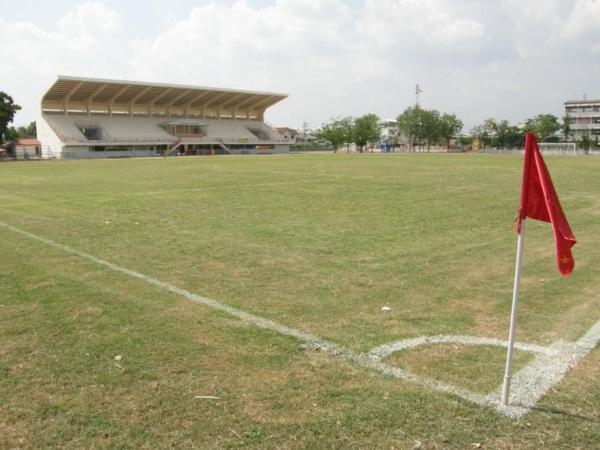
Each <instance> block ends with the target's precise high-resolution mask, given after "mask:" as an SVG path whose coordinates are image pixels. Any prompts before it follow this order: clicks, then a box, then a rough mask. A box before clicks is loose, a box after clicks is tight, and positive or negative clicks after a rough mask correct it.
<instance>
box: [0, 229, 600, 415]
mask: <svg viewBox="0 0 600 450" xmlns="http://www.w3.org/2000/svg"><path fill="white" fill-rule="evenodd" d="M0 226H1V227H4V228H6V229H8V230H10V231H12V232H14V233H17V234H20V235H22V236H25V237H28V238H30V239H33V240H35V241H38V242H42V243H44V244H46V245H49V246H51V247H54V248H57V249H59V250H62V251H64V252H65V253H69V254H72V255H76V256H79V257H80V258H83V259H87V260H89V261H92V262H94V263H96V264H99V265H101V266H104V267H107V268H109V269H111V270H114V271H115V272H120V273H122V274H124V275H128V276H130V277H132V278H136V279H138V280H141V281H144V282H146V283H148V284H150V285H153V286H155V287H157V288H160V289H163V290H165V291H168V292H171V293H173V294H176V295H179V296H181V297H184V298H186V299H188V300H190V301H192V302H195V303H199V304H202V305H205V306H208V307H210V308H213V309H216V310H219V311H223V312H225V313H227V314H230V315H232V316H234V317H237V318H239V319H241V320H243V321H246V322H249V323H252V324H254V325H256V326H257V327H259V328H264V329H268V330H271V331H275V332H277V333H279V334H282V335H284V336H289V337H292V338H295V339H297V340H298V341H301V342H303V343H304V344H306V345H308V346H309V347H311V348H313V349H316V350H325V351H327V352H329V353H331V354H333V355H336V356H340V357H342V358H344V359H346V360H348V361H352V362H355V363H357V364H358V365H360V366H362V367H364V368H367V369H371V370H375V371H377V372H380V373H381V374H383V375H387V376H392V377H395V378H399V379H402V380H405V381H409V382H413V383H418V384H422V385H424V386H425V387H427V388H429V389H432V390H436V391H440V392H445V393H449V394H453V395H456V396H459V397H462V398H463V399H465V400H468V401H470V402H473V403H476V404H479V405H482V406H489V407H492V408H494V409H495V410H496V411H498V412H500V413H502V414H505V415H507V416H509V417H513V418H517V417H520V416H521V415H523V414H525V413H526V412H528V411H529V410H531V408H532V407H533V406H535V403H536V402H537V400H539V398H540V397H541V396H542V395H544V394H545V393H546V392H547V391H548V390H549V389H550V387H552V385H554V384H555V383H557V382H558V381H560V379H562V377H563V376H564V374H565V373H566V372H567V371H568V369H569V368H570V367H571V366H572V365H574V363H575V362H576V361H577V360H578V359H579V358H581V357H583V356H585V355H586V354H587V353H589V352H590V351H591V350H592V349H593V348H594V347H595V346H596V344H597V343H598V342H599V341H600V321H599V322H598V323H596V325H594V326H593V327H592V328H591V329H590V330H589V331H588V333H587V334H586V335H585V336H584V337H582V338H581V339H580V340H579V341H577V342H576V343H562V347H559V348H555V346H552V347H550V348H545V347H541V346H536V345H533V344H520V346H521V347H522V349H523V350H528V351H532V352H534V353H538V357H537V358H536V360H535V361H534V363H533V365H535V363H536V361H538V358H541V357H545V358H547V359H551V360H552V362H555V361H556V360H557V359H558V358H560V357H563V358H564V360H565V364H561V365H560V367H558V368H557V369H556V370H555V371H554V372H555V373H554V376H553V377H552V378H551V379H548V380H546V382H545V383H543V386H541V387H540V388H538V389H536V390H535V391H534V392H533V393H532V395H529V396H526V397H527V398H525V399H524V401H523V402H521V403H520V404H519V405H518V406H513V407H511V406H509V407H503V406H502V405H501V402H499V400H498V399H497V398H496V397H497V393H491V394H488V395H481V394H477V393H474V392H471V391H469V390H468V389H463V388H460V387H457V386H454V385H452V384H449V383H444V382H441V381H438V380H434V379H430V378H426V377H421V376H419V375H416V374H413V373H411V372H409V371H406V370H404V369H401V368H398V367H394V366H390V365H388V364H385V363H383V362H382V361H381V359H382V358H383V357H384V356H385V354H386V352H387V354H390V353H392V352H393V351H397V350H401V349H403V347H402V345H401V344H402V343H403V342H407V341H411V342H413V343H414V342H420V340H421V341H422V340H426V339H430V341H429V342H430V343H434V342H433V341H432V340H431V339H432V338H434V340H435V338H437V340H440V339H441V338H443V337H446V338H448V337H449V338H453V337H452V336H433V337H431V336H429V337H421V338H414V339H408V340H405V341H398V342H394V343H392V344H386V345H382V346H379V347H376V348H375V349H373V350H372V351H371V352H370V353H358V352H355V351H353V350H351V349H349V348H346V347H343V346H341V345H338V344H336V343H334V342H331V341H328V340H325V339H322V338H320V337H318V336H316V335H313V334H308V333H304V332H302V331H300V330H296V329H294V328H291V327H288V326H286V325H282V324H279V323H277V322H274V321H272V320H270V319H266V318H264V317H260V316H257V315H255V314H252V313H248V312H246V311H243V310H241V309H239V308H236V307H233V306H229V305H226V304H224V303H221V302H219V301H217V300H213V299H211V298H208V297H204V296H201V295H198V294H194V293H193V292H190V291H188V290H185V289H181V288H178V287H177V286H174V285H172V284H169V283H166V282H164V281H160V280H158V279H156V278H153V277H151V276H148V275H145V274H143V273H140V272H136V271H134V270H130V269H127V268H125V267H121V266H118V265H117V264H114V263H111V262H110V261H106V260H104V259H101V258H98V257H96V256H93V255H91V254H89V253H85V252H82V251H80V250H76V249H74V248H71V247H69V246H67V245H64V244H61V243H58V242H55V241H53V240H51V239H47V238H44V237H41V236H38V235H36V234H33V233H30V232H28V231H25V230H22V229H20V228H18V227H15V226H14V225H10V224H8V223H5V222H2V221H0ZM455 338H457V339H456V342H458V341H461V342H462V343H468V341H470V340H473V339H475V340H479V339H484V340H485V341H486V344H484V345H501V343H502V341H496V340H494V339H488V338H473V337H469V336H457V337H456V336H455ZM436 342H437V341H436ZM442 342H444V341H440V342H439V343H442ZM419 345H420V344H419ZM394 346H399V348H397V350H393V348H394ZM413 346H414V345H413ZM406 348H408V347H406ZM376 350H378V351H377V352H376ZM538 365H539V364H538ZM529 368H530V366H527V367H525V368H524V369H522V372H523V371H526V370H528V369H529ZM545 368H546V366H544V365H542V366H540V367H533V368H531V370H532V371H533V372H534V373H535V374H538V373H539V372H540V370H544V369H545ZM524 374H526V372H524ZM518 375H519V374H516V375H515V381H516V380H517V379H518ZM514 384H517V383H514Z"/></svg>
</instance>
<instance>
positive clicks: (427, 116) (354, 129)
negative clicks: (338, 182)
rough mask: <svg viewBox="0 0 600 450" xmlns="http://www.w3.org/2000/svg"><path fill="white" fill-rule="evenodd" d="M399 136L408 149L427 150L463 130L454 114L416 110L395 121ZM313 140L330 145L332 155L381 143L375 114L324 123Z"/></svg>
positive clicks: (400, 116) (408, 110) (397, 142)
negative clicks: (345, 147)
mask: <svg viewBox="0 0 600 450" xmlns="http://www.w3.org/2000/svg"><path fill="white" fill-rule="evenodd" d="M396 126H397V129H398V131H399V133H400V134H402V135H403V136H405V137H406V139H407V140H408V144H409V147H410V148H416V147H417V146H423V145H427V146H431V145H435V144H440V143H443V144H445V145H447V146H449V145H450V140H451V139H452V138H453V137H454V136H455V135H456V134H457V133H459V132H460V130H462V128H463V122H462V121H461V120H460V119H459V118H458V117H456V115H455V114H446V113H440V112H439V111H436V110H434V109H430V110H426V109H422V108H420V107H418V106H415V107H409V108H407V109H406V110H405V111H404V112H403V113H402V114H400V115H399V116H398V117H397V118H396ZM317 136H318V137H319V139H323V140H326V141H328V142H329V143H331V145H332V147H333V149H334V151H337V149H338V148H339V147H341V146H342V145H344V144H345V145H350V143H354V144H355V145H356V146H357V148H358V151H359V152H362V151H363V150H364V148H365V146H366V145H367V144H376V143H378V142H380V140H381V126H380V121H379V117H378V116H377V115H376V114H366V115H364V116H360V117H356V118H354V117H338V118H335V119H331V120H330V121H329V122H328V123H324V124H323V125H322V126H321V128H320V129H319V131H318V133H317ZM389 144H391V145H399V144H400V139H399V136H397V135H396V136H394V137H393V138H392V142H389Z"/></svg>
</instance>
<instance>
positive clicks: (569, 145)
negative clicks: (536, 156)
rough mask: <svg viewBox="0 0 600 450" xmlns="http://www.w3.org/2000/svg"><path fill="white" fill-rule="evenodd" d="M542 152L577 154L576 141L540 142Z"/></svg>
mask: <svg viewBox="0 0 600 450" xmlns="http://www.w3.org/2000/svg"><path fill="white" fill-rule="evenodd" d="M539 148H540V152H542V153H543V154H549V155H573V156H575V155H577V145H576V144H575V142H540V143H539Z"/></svg>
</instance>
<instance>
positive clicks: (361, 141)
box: [352, 114, 381, 153]
mask: <svg viewBox="0 0 600 450" xmlns="http://www.w3.org/2000/svg"><path fill="white" fill-rule="evenodd" d="M380 135H381V130H380V129H379V117H377V115H375V114H366V115H364V116H361V117H358V118H356V120H355V121H354V127H353V129H352V136H353V138H354V143H355V144H356V145H357V146H358V148H359V151H360V152H361V153H362V151H363V149H364V146H365V145H367V144H368V143H375V142H377V141H379V138H380Z"/></svg>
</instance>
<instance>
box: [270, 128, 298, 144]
mask: <svg viewBox="0 0 600 450" xmlns="http://www.w3.org/2000/svg"><path fill="white" fill-rule="evenodd" d="M275 129H276V130H277V132H278V133H279V134H280V135H281V137H282V138H283V139H284V140H286V141H289V143H290V144H295V143H296V137H297V136H298V131H297V130H294V129H292V128H288V127H279V128H275Z"/></svg>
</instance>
